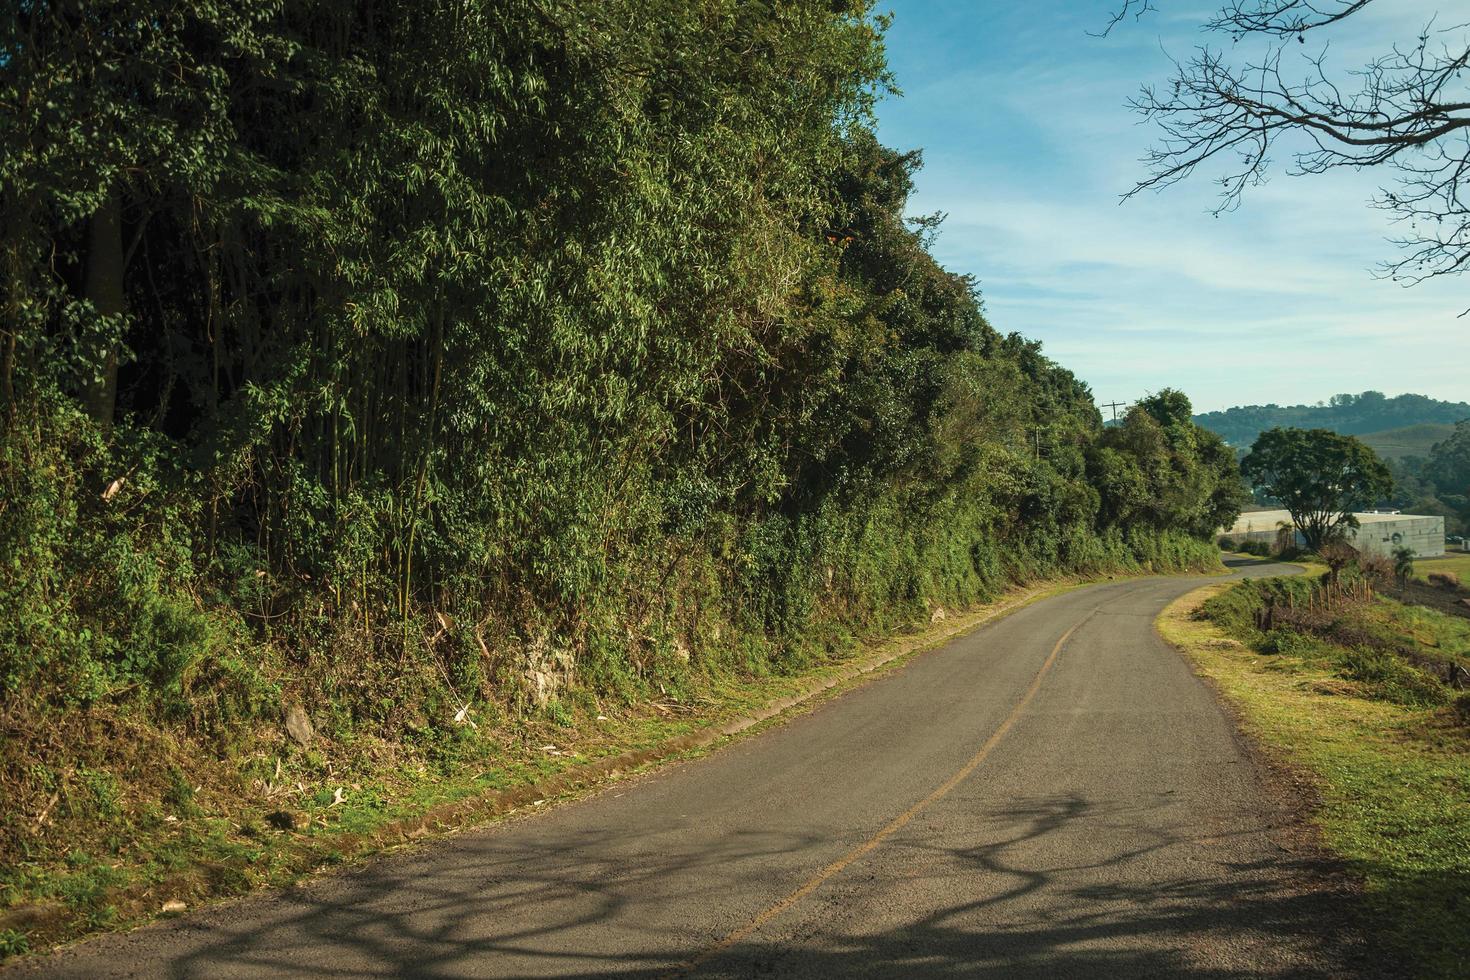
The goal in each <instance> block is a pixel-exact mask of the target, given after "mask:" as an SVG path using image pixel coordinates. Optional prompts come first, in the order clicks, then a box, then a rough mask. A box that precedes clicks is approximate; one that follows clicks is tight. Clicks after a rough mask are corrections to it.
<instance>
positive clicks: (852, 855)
mask: <svg viewBox="0 0 1470 980" xmlns="http://www.w3.org/2000/svg"><path fill="white" fill-rule="evenodd" d="M1096 611H1097V610H1093V612H1096ZM1091 618H1092V614H1091V613H1089V614H1088V615H1087V616H1085V617H1084V618H1083V619H1082V620H1081V622H1079V623H1077V625H1075V626H1073V627H1072V628H1071V629H1069V630H1067V632H1065V633H1063V634H1062V638H1061V639H1060V640H1057V645H1056V646H1054V647H1052V648H1051V653H1050V655H1048V656H1047V658H1046V660H1045V661H1044V662H1043V663H1042V665H1041V669H1040V670H1038V671H1037V672H1036V676H1035V677H1034V678H1032V680H1031V686H1030V687H1028V688H1026V693H1025V694H1023V695H1021V700H1019V701H1017V702H1016V706H1015V707H1014V708H1012V709H1011V713H1010V714H1008V715H1006V718H1005V721H1003V722H1001V723H1000V727H998V728H996V730H995V731H993V732H991V733H990V737H989V738H987V739H986V740H985V744H984V745H982V746H980V749H979V751H977V752H976V753H975V754H974V755H973V756H971V757H970V761H969V762H966V763H965V764H964V765H963V766H961V767H960V769H959V771H958V772H956V773H955V774H954V775H953V776H950V777H949V778H948V779H946V780H945V781H944V783H943V784H942V785H941V786H940V787H939V788H938V789H936V790H935V791H934V792H932V793H930V794H929V795H928V796H926V797H924V798H923V799H922V800H920V801H919V802H917V803H915V804H914V805H913V806H911V807H909V808H908V809H907V810H905V811H904V812H903V813H900V814H899V815H898V816H896V817H894V818H893V819H892V820H891V821H889V823H888V824H887V825H886V826H884V827H883V829H882V830H880V831H878V832H877V833H876V834H874V835H873V836H872V837H869V838H868V839H867V840H865V841H863V843H861V844H859V845H858V846H857V847H855V848H853V849H852V850H850V851H848V852H847V853H846V854H844V855H843V856H842V857H840V858H838V859H837V860H836V861H833V862H832V863H831V864H829V865H827V866H826V867H825V868H823V869H822V870H821V871H818V872H817V873H816V874H814V875H812V876H811V878H809V879H807V881H806V883H805V884H803V885H802V886H801V887H800V888H798V889H796V890H795V891H794V892H792V893H791V894H789V895H787V896H786V897H785V898H783V899H781V900H780V901H778V902H776V903H775V904H774V905H771V906H770V907H769V908H767V909H766V910H765V911H763V912H761V913H760V914H759V915H757V916H756V917H755V918H753V919H751V920H750V921H749V922H747V923H746V924H745V925H743V926H741V927H740V928H738V929H735V930H734V931H732V932H730V933H728V934H727V935H726V936H725V937H724V938H723V939H721V940H720V941H719V942H717V943H715V944H714V945H713V946H710V947H709V948H708V949H706V950H704V951H703V952H702V953H700V954H699V955H698V956H695V957H693V958H692V959H689V960H686V961H684V962H683V963H681V964H679V965H678V966H676V967H674V969H673V970H672V971H671V972H670V973H668V974H667V976H669V977H678V976H682V975H684V974H685V973H688V972H689V971H690V970H693V969H694V968H696V967H698V966H700V965H701V964H703V963H705V962H707V961H708V960H709V959H710V958H711V957H713V956H715V955H717V954H718V953H720V952H722V951H724V950H726V949H729V948H730V947H731V946H733V945H735V944H736V943H738V942H740V941H741V940H742V939H744V938H746V937H747V936H749V935H750V934H751V933H753V932H755V931H756V930H757V929H759V928H760V927H761V926H763V925H765V924H766V923H767V922H770V921H771V920H772V919H774V918H776V916H778V915H780V914H781V913H783V912H785V911H786V910H787V909H789V908H791V907H792V906H793V905H795V904H796V903H797V902H799V901H801V900H802V899H803V898H806V897H807V896H808V895H810V894H811V893H812V892H814V891H816V890H817V889H818V888H820V887H821V885H822V883H823V882H825V881H827V880H828V879H829V878H831V877H833V876H834V875H836V874H839V873H841V872H842V870H843V869H844V868H846V867H847V866H848V865H850V864H852V863H853V862H854V861H856V860H857V859H858V858H860V857H862V856H863V855H864V854H867V853H869V852H870V851H872V850H873V848H875V847H877V846H878V845H879V844H881V843H883V841H885V840H887V839H888V838H889V837H892V836H893V835H894V834H896V833H897V832H898V831H900V830H902V829H903V827H904V826H905V825H906V824H907V823H908V822H909V821H910V820H912V819H914V817H916V816H918V815H919V814H920V813H923V812H924V811H925V810H926V809H928V808H929V807H930V806H932V805H933V804H935V803H937V802H938V801H939V800H942V799H943V798H944V797H945V796H947V795H948V794H949V792H950V791H951V790H953V789H954V788H955V787H956V786H958V785H959V784H960V783H962V782H964V781H965V778H966V777H967V776H969V775H970V773H972V772H974V771H975V770H976V769H978V768H979V767H980V764H981V763H983V762H984V761H985V759H986V758H987V757H988V756H989V755H990V753H991V752H992V751H993V750H994V749H995V747H996V745H998V744H999V743H1000V740H1001V739H1003V738H1005V736H1006V733H1007V732H1009V731H1010V730H1011V728H1012V727H1013V726H1014V725H1015V723H1016V720H1017V719H1018V718H1020V716H1021V712H1022V711H1024V710H1025V709H1026V705H1028V704H1030V703H1031V699H1032V698H1034V697H1036V692H1037V691H1039V690H1041V682H1042V680H1043V679H1045V677H1046V675H1047V673H1048V672H1050V670H1051V668H1052V665H1053V664H1055V663H1056V662H1057V657H1058V656H1060V655H1061V652H1062V647H1064V646H1066V645H1067V641H1068V640H1070V639H1071V638H1072V634H1073V633H1076V632H1077V631H1078V630H1079V629H1081V628H1082V625H1083V624H1084V623H1086V622H1087V620H1089V619H1091Z"/></svg>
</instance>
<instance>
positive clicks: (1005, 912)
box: [118, 797, 1392, 980]
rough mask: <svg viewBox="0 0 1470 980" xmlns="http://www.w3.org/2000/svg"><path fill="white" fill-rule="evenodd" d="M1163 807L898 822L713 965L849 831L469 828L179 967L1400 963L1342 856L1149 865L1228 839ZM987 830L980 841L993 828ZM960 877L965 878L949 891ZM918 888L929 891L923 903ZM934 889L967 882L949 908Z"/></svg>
mask: <svg viewBox="0 0 1470 980" xmlns="http://www.w3.org/2000/svg"><path fill="white" fill-rule="evenodd" d="M1159 805H1161V806H1162V805H1166V804H1165V803H1164V802H1162V801H1161V802H1160V803H1159ZM1149 809H1150V807H1149V806H1142V807H1139V806H1128V807H1124V806H1107V805H1101V804H1094V803H1089V802H1088V801H1086V800H1082V799H1078V798H1076V797H1064V798H1039V799H1034V800H1028V801H1020V802H1017V803H1015V804H1014V805H1012V806H1009V807H1005V808H1000V809H995V810H992V811H990V812H988V813H987V814H986V815H985V820H984V822H983V823H982V832H983V831H984V827H986V826H991V827H993V828H994V829H995V830H996V831H997V833H996V834H995V835H994V836H992V837H989V839H987V840H984V841H980V842H974V841H962V842H959V843H958V844H956V843H955V842H954V841H952V840H950V839H949V835H946V834H943V833H920V834H913V835H906V836H905V837H904V838H902V839H898V838H895V839H894V840H892V841H890V842H889V843H886V844H885V845H883V846H882V847H880V848H878V849H877V850H876V851H874V852H872V854H870V855H868V856H867V857H864V858H863V859H861V860H860V862H858V863H856V864H854V865H853V866H851V867H850V868H848V869H847V870H846V871H844V872H843V873H842V874H840V875H837V876H836V877H834V878H833V879H832V880H831V881H829V882H826V883H824V884H823V885H822V886H821V887H820V888H819V889H817V890H816V891H814V892H813V893H812V894H810V895H809V896H807V897H806V898H805V899H804V900H803V901H802V902H800V903H797V904H796V905H795V906H793V907H792V908H791V909H790V910H788V911H785V912H783V913H782V914H781V915H779V916H777V917H775V918H773V919H772V920H771V922H770V923H769V924H768V925H767V926H765V927H764V928H762V929H761V930H758V931H757V932H755V933H753V934H752V935H751V936H750V937H749V938H747V939H745V940H743V941H740V942H736V943H734V944H732V945H731V946H730V947H729V948H728V949H726V950H724V951H723V952H720V953H719V954H717V955H713V956H710V957H709V958H707V959H705V960H703V961H702V962H699V963H698V964H697V965H694V966H693V967H692V969H691V963H690V961H691V959H694V958H697V957H699V956H700V955H701V954H702V953H703V952H704V951H706V950H708V949H709V948H710V947H711V946H713V945H714V944H715V943H716V942H717V941H718V940H719V939H720V938H721V937H722V936H723V935H724V934H725V933H726V932H728V931H729V930H730V929H732V928H734V927H737V926H739V925H740V924H742V923H744V922H747V921H749V920H750V918H751V917H752V916H753V915H755V914H756V913H758V912H760V911H761V909H762V908H764V907H765V906H766V905H768V904H769V903H770V902H771V901H772V900H773V898H774V897H778V896H780V895H782V894H785V893H787V892H788V891H789V889H790V887H791V886H793V885H795V884H799V882H800V880H802V878H801V877H796V878H792V877H791V875H793V874H797V875H799V876H805V875H808V874H810V873H811V872H812V871H814V870H816V867H818V866H820V865H818V864H815V863H809V862H804V861H803V862H793V861H792V860H791V857H790V855H792V854H797V853H811V854H814V855H816V854H822V853H824V852H823V847H824V846H827V847H828V848H830V845H831V844H832V843H833V842H832V841H830V840H822V839H816V838H812V837H809V836H805V835H800V834H790V833H777V832H770V831H748V832H740V831H736V832H731V833H728V834H725V835H724V836H723V837H721V838H720V840H719V841H718V843H715V844H713V845H711V844H709V843H708V842H707V841H706V842H704V843H702V844H701V846H700V847H698V848H697V849H691V850H687V851H681V850H679V849H677V848H674V847H670V846H668V844H669V839H668V838H665V837H664V836H663V835H662V834H642V833H640V832H639V831H638V830H637V829H636V828H626V829H616V830H614V829H608V828H602V829H600V830H598V831H597V832H595V833H569V832H560V831H555V830H549V831H540V832H537V833H534V834H526V835H515V834H487V835H484V836H482V837H478V838H462V839H460V840H459V841H456V842H454V843H452V844H450V845H447V846H444V847H438V848H434V849H432V850H430V851H429V852H426V853H424V854H422V855H411V856H399V857H397V858H393V859H389V860H385V861H383V862H380V864H379V865H378V866H376V867H370V868H368V869H365V870H362V871H360V872H358V873H355V874H351V875H345V876H338V877H336V878H334V879H332V880H329V881H319V882H316V883H313V884H312V885H311V886H309V887H305V888H301V889H296V890H293V891H290V892H287V893H284V894H282V895H280V896H277V897H276V898H274V899H272V900H271V901H270V902H269V903H268V907H267V908H264V909H262V908H261V906H262V905H265V904H267V903H247V904H243V905H241V906H239V907H238V908H239V911H240V913H245V914H236V913H235V909H233V908H226V909H220V910H215V911H213V912H211V913H207V914H206V915H205V916H204V917H202V918H201V919H199V920H193V921H191V922H189V923H183V922H181V923H179V924H178V925H177V926H176V928H182V929H185V930H187V931H188V933H189V934H190V945H191V946H192V947H193V948H192V949H190V950H189V951H188V952H185V953H183V954H182V955H180V956H177V957H176V958H174V959H172V961H171V962H168V964H167V965H166V967H164V970H163V971H159V972H166V973H167V974H168V975H172V976H176V977H203V976H208V977H219V976H250V975H285V974H299V973H302V972H311V973H314V974H317V975H339V976H348V975H352V976H364V975H372V976H407V977H452V976H542V975H555V976H570V977H597V976H609V975H617V976H629V977H655V976H667V975H671V974H678V973H683V972H686V971H687V972H690V973H691V974H692V975H698V976H810V977H917V978H936V980H938V978H951V977H1019V978H1031V977H1035V978H1041V977H1048V978H1051V977H1068V976H1075V977H1144V976H1175V977H1193V978H1217V977H1242V976H1254V975H1262V974H1263V973H1269V974H1270V975H1276V976H1333V977H1340V976H1351V975H1354V974H1358V973H1370V972H1371V973H1372V974H1373V975H1383V976H1387V975H1391V974H1392V971H1391V970H1390V969H1386V968H1384V969H1379V970H1375V971H1367V970H1364V969H1363V968H1362V962H1361V960H1362V959H1363V954H1364V951H1363V950H1362V949H1361V945H1360V944H1359V943H1358V942H1357V940H1356V935H1357V932H1356V928H1355V927H1356V925H1357V923H1356V921H1355V919H1354V915H1355V909H1356V901H1355V895H1354V893H1353V890H1352V888H1351V887H1349V886H1348V885H1347V884H1346V883H1345V882H1344V880H1343V878H1342V876H1341V875H1340V873H1339V871H1338V869H1337V868H1336V867H1334V866H1332V865H1331V864H1330V863H1328V862H1324V861H1322V860H1321V859H1319V858H1317V857H1315V856H1313V855H1311V854H1309V853H1288V852H1280V855H1279V859H1277V858H1276V857H1271V858H1269V859H1264V858H1263V859H1260V860H1254V861H1249V862H1238V861H1237V862H1231V861H1228V860H1227V861H1218V860H1203V861H1200V862H1199V863H1198V867H1199V873H1198V874H1170V875H1162V876H1161V875H1160V874H1158V873H1157V872H1156V871H1150V870H1149V869H1150V868H1152V867H1154V866H1155V865H1157V864H1158V863H1159V862H1160V861H1163V860H1165V859H1166V858H1167V859H1168V861H1167V862H1166V863H1168V864H1169V866H1170V867H1173V866H1175V865H1178V864H1179V863H1181V862H1180V861H1179V860H1178V859H1177V853H1176V852H1178V851H1179V849H1181V848H1183V849H1186V850H1188V849H1189V848H1194V849H1196V850H1198V849H1199V848H1200V847H1202V846H1211V847H1216V846H1219V842H1220V839H1219V838H1210V843H1208V845H1206V844H1202V843H1201V841H1200V840H1199V839H1196V837H1197V835H1191V834H1190V833H1188V832H1175V833H1166V832H1160V831H1159V829H1158V820H1157V819H1156V815H1154V817H1151V816H1150V814H1149V813H1148V812H1147V811H1148V810H1149ZM1104 827H1105V828H1106V830H1107V835H1108V836H1109V837H1110V838H1113V839H1116V840H1118V841H1120V842H1121V844H1120V846H1117V847H1115V848H1110V849H1109V848H1105V849H1104V850H1105V851H1106V853H1105V854H1104V855H1102V856H1101V857H1092V858H1077V859H1073V860H1065V861H1059V860H1057V859H1056V858H1055V853H1056V852H1055V850H1054V849H1045V848H1039V842H1043V841H1045V839H1047V838H1049V837H1052V836H1054V835H1065V834H1072V835H1077V834H1082V835H1084V837H1083V838H1078V839H1079V840H1080V839H1085V835H1088V834H1093V833H1098V832H1100V831H1101V828H1104ZM1002 828H1005V830H1004V832H1002V830H1001V829H1002ZM1272 829H1273V828H1271V827H1269V826H1253V827H1250V828H1249V829H1247V830H1243V831H1239V830H1237V831H1234V832H1233V833H1236V834H1242V835H1268V834H1270V833H1271V831H1272ZM965 832H966V833H970V834H971V835H974V834H975V827H973V826H971V827H970V828H969V829H968V830H967V831H965ZM859 839H861V835H860V833H856V834H855V835H854V841H856V840H859ZM1227 844H1228V842H1227ZM845 846H847V845H844V847H845ZM450 848H452V849H453V850H452V852H451V850H450ZM1228 850H1229V849H1228V847H1227V851H1228ZM1191 853H1192V852H1191ZM1182 863H1183V864H1185V865H1188V864H1189V861H1187V860H1186V861H1183V862H1182ZM802 868H805V870H800V869H802ZM940 879H944V881H945V886H944V887H942V888H937V889H936V888H933V887H932V886H933V885H934V883H935V882H936V881H939V880H940ZM910 892H912V893H913V894H914V895H917V896H919V898H918V899H917V900H916V901H914V902H913V903H911V904H910V903H908V901H907V898H908V896H909V894H910ZM935 894H939V895H943V896H945V899H946V900H945V901H942V902H935V900H934V897H933V896H934V895H935ZM956 895H958V896H960V899H959V900H955V896H956ZM923 896H928V898H927V899H925V898H924V897H923ZM895 902H897V903H898V905H899V911H898V912H896V913H895V908H894V904H895ZM246 914H248V916H249V918H248V919H247V916H246ZM140 935H141V934H134V936H133V937H128V938H126V939H123V940H118V942H122V943H124V944H125V943H127V942H128V941H129V940H136V939H137V938H138V937H139V936H140ZM1263 966H1264V967H1269V968H1270V969H1269V970H1264V969H1263ZM147 972H153V971H147Z"/></svg>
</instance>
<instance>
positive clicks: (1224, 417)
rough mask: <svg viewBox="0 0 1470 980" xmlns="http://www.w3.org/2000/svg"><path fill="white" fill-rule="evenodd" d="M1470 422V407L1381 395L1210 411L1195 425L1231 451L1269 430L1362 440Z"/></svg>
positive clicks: (1339, 397)
mask: <svg viewBox="0 0 1470 980" xmlns="http://www.w3.org/2000/svg"><path fill="white" fill-rule="evenodd" d="M1465 419H1470V403H1466V402H1446V401H1440V400H1438V399H1435V398H1428V397H1425V396H1424V395H1396V396H1394V397H1393V398H1388V397H1386V396H1385V395H1384V394H1383V392H1381V391H1365V392H1363V393H1362V394H1361V395H1333V396H1332V398H1330V399H1329V400H1328V402H1327V404H1325V405H1240V406H1237V407H1235V408H1227V409H1225V410H1224V411H1222V412H1205V413H1204V414H1203V415H1196V416H1195V417H1194V421H1195V424H1197V425H1201V426H1203V427H1205V428H1206V429H1209V430H1210V431H1211V432H1218V433H1219V434H1220V435H1221V436H1223V437H1224V438H1225V441H1226V442H1228V443H1230V445H1232V446H1238V447H1242V448H1248V447H1249V446H1250V444H1251V443H1253V442H1255V441H1256V436H1258V435H1260V434H1261V433H1262V432H1264V431H1266V430H1267V429H1274V428H1277V427H1281V428H1296V429H1331V430H1332V431H1333V432H1340V433H1342V434H1343V435H1346V436H1360V435H1366V434H1368V433H1371V432H1382V431H1384V430H1385V429H1403V428H1406V427H1408V426H1416V425H1425V424H1434V425H1453V424H1455V423H1456V422H1460V421H1463V420H1465Z"/></svg>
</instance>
